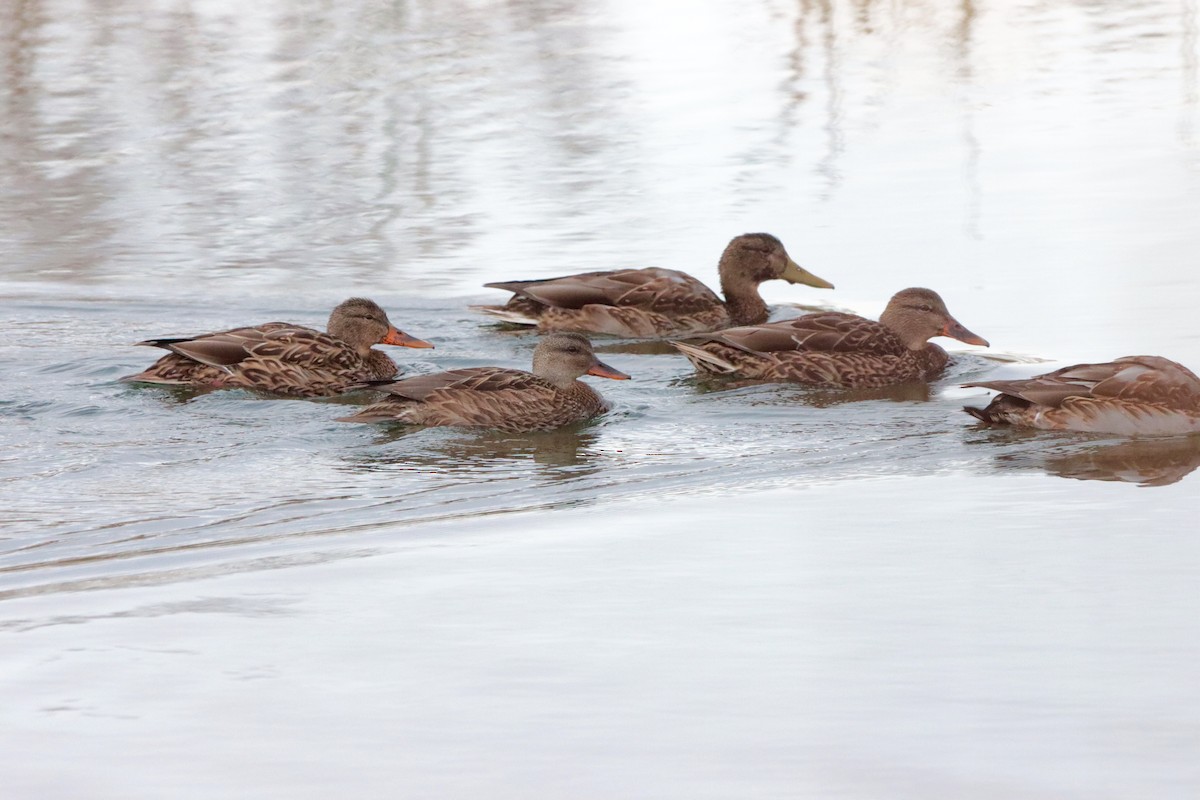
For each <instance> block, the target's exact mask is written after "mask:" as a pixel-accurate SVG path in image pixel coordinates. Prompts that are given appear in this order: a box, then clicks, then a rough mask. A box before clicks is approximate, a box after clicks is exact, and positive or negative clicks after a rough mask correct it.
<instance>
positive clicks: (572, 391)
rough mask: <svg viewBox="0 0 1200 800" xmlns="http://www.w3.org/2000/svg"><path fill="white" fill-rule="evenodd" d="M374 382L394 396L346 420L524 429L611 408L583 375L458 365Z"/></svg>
mask: <svg viewBox="0 0 1200 800" xmlns="http://www.w3.org/2000/svg"><path fill="white" fill-rule="evenodd" d="M374 388H377V389H379V390H381V391H384V392H386V393H387V394H388V395H390V396H389V397H387V398H385V399H384V400H382V401H380V402H378V403H375V404H374V405H370V406H368V407H366V408H365V409H363V410H362V411H360V412H359V413H357V414H354V415H352V416H349V417H344V418H343V419H342V421H344V422H386V421H391V422H402V423H405V424H409V425H451V426H459V427H470V428H494V429H496V430H502V431H509V432H521V431H537V430H552V429H554V428H560V427H562V426H563V425H568V424H570V423H573V422H579V421H582V420H585V419H588V418H590V417H593V416H595V415H596V414H599V413H601V412H603V411H605V410H607V408H608V405H607V404H606V403H605V402H604V399H603V398H602V397H601V396H600V395H599V393H597V392H596V391H595V390H594V389H592V388H591V387H590V386H588V385H587V384H585V383H583V382H581V381H574V382H573V383H572V385H570V386H567V387H558V386H555V385H554V384H553V383H551V382H549V381H547V380H545V379H543V378H539V377H538V376H537V375H534V374H533V373H530V372H525V371H523V370H515V369H505V368H502V367H472V368H468V369H454V370H449V371H448V372H439V373H435V374H432V375H419V376H416V377H413V378H406V379H405V380H402V381H396V382H395V383H391V384H387V385H384V386H376V387H374Z"/></svg>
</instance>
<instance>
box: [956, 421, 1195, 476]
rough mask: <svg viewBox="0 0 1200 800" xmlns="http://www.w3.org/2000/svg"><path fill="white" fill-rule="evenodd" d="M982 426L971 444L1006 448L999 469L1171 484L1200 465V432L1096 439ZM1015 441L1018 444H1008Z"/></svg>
mask: <svg viewBox="0 0 1200 800" xmlns="http://www.w3.org/2000/svg"><path fill="white" fill-rule="evenodd" d="M979 430H980V432H981V433H982V434H983V435H984V436H985V437H986V438H985V439H976V440H968V444H984V445H988V446H993V447H1001V448H1004V450H1002V451H1000V452H997V453H996V454H995V456H994V459H993V464H994V465H995V466H996V468H998V469H1000V470H1021V471H1029V470H1035V471H1041V472H1045V473H1046V474H1048V475H1057V476H1059V477H1061V478H1073V479H1075V480H1084V481H1118V482H1122V483H1136V484H1137V485H1138V486H1169V485H1170V484H1173V483H1178V482H1179V481H1181V480H1183V479H1184V478H1186V477H1187V476H1188V475H1190V474H1191V473H1192V472H1193V471H1194V470H1195V469H1196V467H1200V437H1197V436H1181V437H1169V438H1147V439H1127V440H1120V441H1104V442H1097V441H1095V440H1094V439H1084V440H1083V441H1079V439H1078V438H1077V437H1074V436H1071V435H1070V434H1046V433H1043V432H1034V431H1017V430H1004V431H1000V430H995V429H979ZM1064 439H1066V441H1063V440H1064ZM1014 445H1017V446H1018V449H1013V450H1010V449H1009V448H1011V447H1013V446H1014Z"/></svg>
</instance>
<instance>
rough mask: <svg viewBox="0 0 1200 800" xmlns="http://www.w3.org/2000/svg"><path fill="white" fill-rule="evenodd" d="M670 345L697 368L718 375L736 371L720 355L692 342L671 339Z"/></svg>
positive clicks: (735, 368)
mask: <svg viewBox="0 0 1200 800" xmlns="http://www.w3.org/2000/svg"><path fill="white" fill-rule="evenodd" d="M671 345H672V346H673V347H674V348H675V349H676V350H678V351H679V352H681V353H683V354H684V355H685V356H687V360H688V361H691V362H692V365H693V366H694V367H696V369H698V370H702V371H704V372H716V373H718V374H720V375H728V374H730V373H733V372H737V367H735V366H734V365H733V364H730V363H729V362H728V361H726V360H725V359H723V358H721V357H720V356H717V355H714V354H712V353H710V352H708V351H707V350H705V349H704V348H702V347H697V346H696V345H693V344H686V343H684V342H675V341H672V342H671Z"/></svg>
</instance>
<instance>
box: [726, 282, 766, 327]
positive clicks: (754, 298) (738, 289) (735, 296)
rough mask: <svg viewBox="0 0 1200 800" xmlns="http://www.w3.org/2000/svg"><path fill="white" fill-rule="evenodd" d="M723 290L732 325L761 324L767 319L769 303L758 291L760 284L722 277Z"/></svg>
mask: <svg viewBox="0 0 1200 800" xmlns="http://www.w3.org/2000/svg"><path fill="white" fill-rule="evenodd" d="M721 291H722V292H723V293H724V295H725V308H726V310H727V311H728V312H729V323H730V324H731V325H761V324H762V323H764V322H766V321H767V304H766V303H765V302H763V299H762V295H760V294H759V293H758V284H756V283H753V282H750V281H745V280H726V279H724V278H722V279H721Z"/></svg>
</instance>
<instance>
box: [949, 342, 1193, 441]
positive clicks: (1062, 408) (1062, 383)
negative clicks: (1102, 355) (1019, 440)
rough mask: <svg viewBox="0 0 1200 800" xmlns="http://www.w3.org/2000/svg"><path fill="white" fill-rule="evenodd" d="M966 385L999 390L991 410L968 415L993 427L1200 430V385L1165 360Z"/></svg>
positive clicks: (1161, 432) (1130, 360)
mask: <svg viewBox="0 0 1200 800" xmlns="http://www.w3.org/2000/svg"><path fill="white" fill-rule="evenodd" d="M963 385H964V386H968V387H980V388H983V389H994V390H996V391H997V392H1000V394H998V395H996V397H994V398H993V399H992V402H991V403H989V404H988V405H987V407H986V408H972V407H970V406H966V407H964V409H963V410H964V411H966V412H967V413H968V414H970V415H971V416H973V417H975V418H977V419H979V420H982V421H983V422H986V423H988V424H993V425H1017V426H1021V427H1026V428H1041V429H1044V430H1052V431H1084V432H1090V433H1117V434H1122V435H1126V436H1175V435H1179V434H1186V433H1197V432H1200V379H1198V378H1197V377H1196V375H1195V374H1194V373H1193V372H1192V371H1191V370H1189V369H1188V368H1187V367H1185V366H1183V365H1182V364H1177V363H1175V362H1174V361H1171V360H1169V359H1166V358H1162V357H1160V356H1125V357H1124V358H1118V359H1116V360H1115V361H1109V362H1106V363H1102V364H1074V365H1072V366H1070V367H1063V368H1062V369H1059V370H1055V371H1054V372H1047V373H1046V374H1045V375H1037V376H1035V377H1033V378H1029V379H1028V380H1015V381H978V382H976V383H967V384H963Z"/></svg>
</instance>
